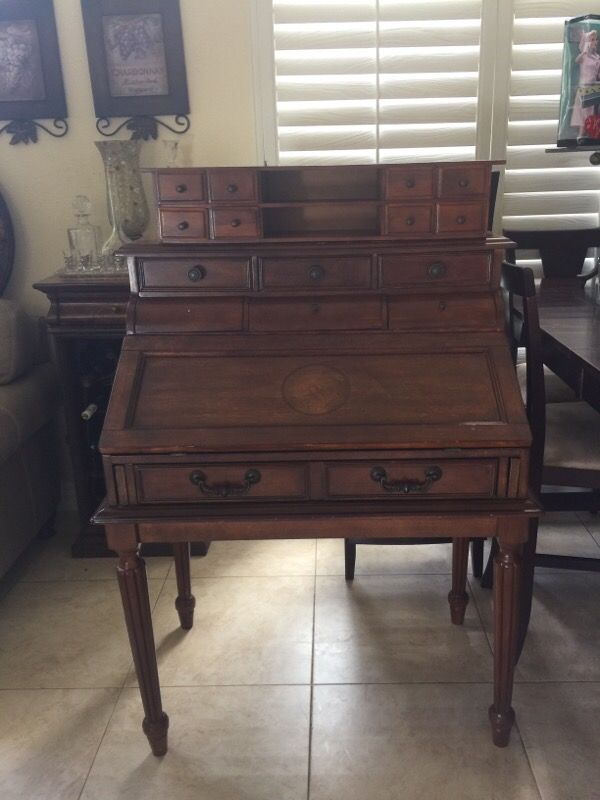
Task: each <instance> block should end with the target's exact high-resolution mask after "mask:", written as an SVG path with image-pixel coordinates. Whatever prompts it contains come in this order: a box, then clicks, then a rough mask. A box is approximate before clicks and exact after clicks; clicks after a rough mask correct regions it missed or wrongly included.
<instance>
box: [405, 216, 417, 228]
mask: <svg viewBox="0 0 600 800" xmlns="http://www.w3.org/2000/svg"><path fill="white" fill-rule="evenodd" d="M406 224H407V225H409V226H410V225H414V224H415V218H414V217H407V218H406Z"/></svg>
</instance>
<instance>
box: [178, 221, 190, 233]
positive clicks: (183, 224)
mask: <svg viewBox="0 0 600 800" xmlns="http://www.w3.org/2000/svg"><path fill="white" fill-rule="evenodd" d="M189 227H190V223H189V222H187V221H186V220H185V219H184V220H183V222H180V223H179V225H178V226H177V228H178V229H179V230H180V231H187V229H188V228H189Z"/></svg>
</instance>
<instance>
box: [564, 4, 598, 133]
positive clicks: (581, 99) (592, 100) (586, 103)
mask: <svg viewBox="0 0 600 800" xmlns="http://www.w3.org/2000/svg"><path fill="white" fill-rule="evenodd" d="M599 40H600V15H597V14H588V15H586V16H584V17H575V18H574V19H570V20H567V21H566V22H565V39H564V49H563V67H562V86H561V95H560V111H559V122H558V137H557V138H558V141H557V144H558V146H559V147H575V146H576V145H593V146H595V145H600V47H599Z"/></svg>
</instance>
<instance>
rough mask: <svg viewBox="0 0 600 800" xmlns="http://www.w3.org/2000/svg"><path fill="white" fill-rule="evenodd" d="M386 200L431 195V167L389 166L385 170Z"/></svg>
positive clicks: (428, 196)
mask: <svg viewBox="0 0 600 800" xmlns="http://www.w3.org/2000/svg"><path fill="white" fill-rule="evenodd" d="M385 197H386V199H387V200H421V199H423V200H426V199H428V198H430V197H433V169H432V168H431V167H389V168H388V169H386V171H385Z"/></svg>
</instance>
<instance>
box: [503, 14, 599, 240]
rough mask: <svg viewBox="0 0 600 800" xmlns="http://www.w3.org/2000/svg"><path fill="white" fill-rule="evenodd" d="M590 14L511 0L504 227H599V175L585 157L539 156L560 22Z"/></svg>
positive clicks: (551, 142)
mask: <svg viewBox="0 0 600 800" xmlns="http://www.w3.org/2000/svg"><path fill="white" fill-rule="evenodd" d="M500 1H502V0H500ZM590 10H591V8H590V7H589V6H586V5H585V3H584V2H582V0H514V26H513V44H512V61H511V80H510V98H509V124H508V142H507V145H508V146H507V156H506V157H507V168H506V178H505V195H504V225H505V227H506V228H509V229H521V230H527V229H532V230H542V229H547V228H568V227H576V228H590V227H597V226H598V219H599V218H598V212H599V210H600V209H599V203H600V192H599V190H600V168H598V167H592V166H590V164H589V162H588V159H587V156H586V154H585V153H572V154H555V153H546V152H545V150H546V148H549V147H554V146H555V145H556V133H557V127H558V105H559V96H560V83H561V67H562V49H563V37H564V22H565V19H568V18H571V17H574V16H577V15H581V14H585V13H588V12H589V11H590Z"/></svg>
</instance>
